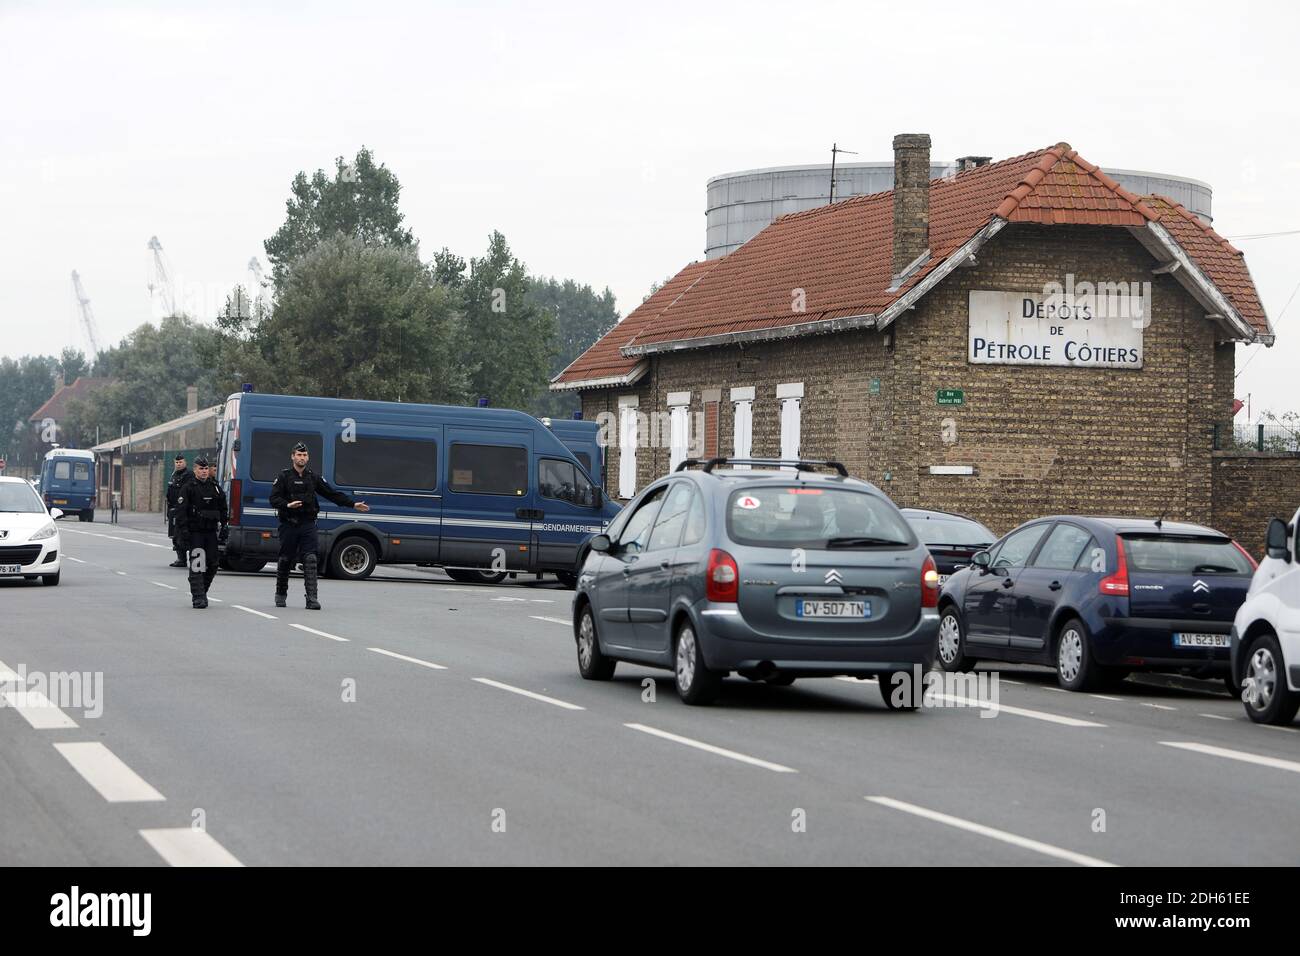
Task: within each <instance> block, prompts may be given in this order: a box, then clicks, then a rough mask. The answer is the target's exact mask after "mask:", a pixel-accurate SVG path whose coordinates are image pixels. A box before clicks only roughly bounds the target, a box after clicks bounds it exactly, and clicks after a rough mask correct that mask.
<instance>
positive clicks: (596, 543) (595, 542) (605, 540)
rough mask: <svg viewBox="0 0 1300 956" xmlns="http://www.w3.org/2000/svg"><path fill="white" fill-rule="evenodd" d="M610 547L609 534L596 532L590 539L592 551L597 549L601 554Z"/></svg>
mask: <svg viewBox="0 0 1300 956" xmlns="http://www.w3.org/2000/svg"><path fill="white" fill-rule="evenodd" d="M611 547H613V545H612V544H610V540H609V535H607V534H598V535H596V536H595V537H594V538H592V539H591V550H592V551H599V552H601V553H602V554H603V553H605V552H607V551H609V549H610V548H611Z"/></svg>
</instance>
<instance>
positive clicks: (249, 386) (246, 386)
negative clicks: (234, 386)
mask: <svg viewBox="0 0 1300 956" xmlns="http://www.w3.org/2000/svg"><path fill="white" fill-rule="evenodd" d="M240 390H241V391H244V392H251V391H252V390H253V383H252V382H245V383H244V384H243V385H242V386H241V388H240Z"/></svg>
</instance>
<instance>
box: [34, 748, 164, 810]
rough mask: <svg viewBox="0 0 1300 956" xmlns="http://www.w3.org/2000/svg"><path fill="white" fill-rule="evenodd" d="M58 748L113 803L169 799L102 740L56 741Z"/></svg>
mask: <svg viewBox="0 0 1300 956" xmlns="http://www.w3.org/2000/svg"><path fill="white" fill-rule="evenodd" d="M54 749H55V750H57V751H58V752H59V753H61V754H63V757H64V759H65V760H67V761H68V763H70V764H72V769H73V770H75V771H77V773H79V774H81V776H82V777H84V778H85V780H86V782H87V783H88V784H90V785H91V786H92V787H94V788H95V789H96V790H98V791H99V795H100V796H101V797H103V798H104V799H105V800H107V801H108V802H109V803H131V802H137V801H144V800H165V799H167V798H166V797H164V796H163V795H162V794H161V793H159V792H158V791H157V790H155V789H154V788H153V787H151V786H149V784H148V783H146V782H145V781H144V779H143V778H142V777H141V776H140V775H139V774H137V773H136V772H135V771H134V770H132V769H131V768H130V767H128V766H127V765H126V764H124V763H123V762H122V761H121V760H119V759H118V757H117V755H116V754H114V753H113V751H111V750H109V749H108V748H107V747H105V746H104V745H103V744H101V743H98V742H96V743H75V744H55V745H54Z"/></svg>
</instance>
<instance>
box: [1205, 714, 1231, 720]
mask: <svg viewBox="0 0 1300 956" xmlns="http://www.w3.org/2000/svg"><path fill="white" fill-rule="evenodd" d="M1196 716H1197V717H1209V718H1210V720H1232V718H1231V717H1224V716H1223V715H1222V714H1197V715H1196Z"/></svg>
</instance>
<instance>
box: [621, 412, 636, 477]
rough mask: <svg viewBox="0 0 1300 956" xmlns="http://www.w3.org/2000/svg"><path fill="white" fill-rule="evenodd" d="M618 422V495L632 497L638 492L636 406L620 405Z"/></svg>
mask: <svg viewBox="0 0 1300 956" xmlns="http://www.w3.org/2000/svg"><path fill="white" fill-rule="evenodd" d="M618 412H619V417H620V419H621V420H620V421H619V423H618V496H619V497H620V498H631V497H632V496H634V495H635V494H636V442H637V433H636V407H635V406H632V405H622V406H620V407H619V410H618Z"/></svg>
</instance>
